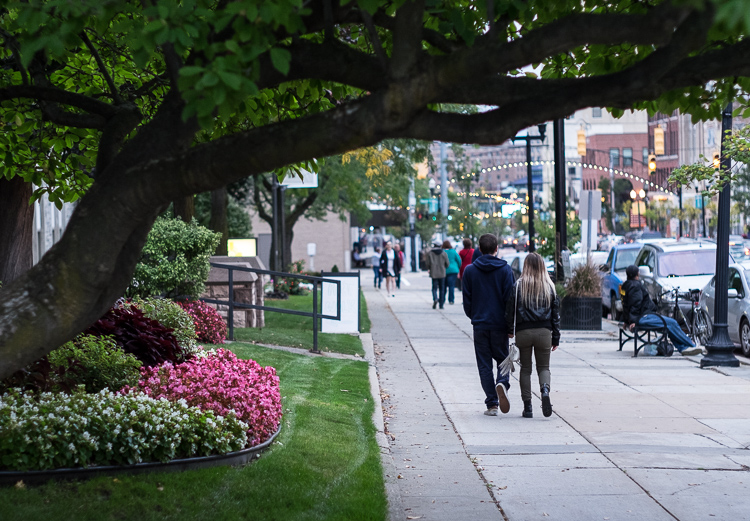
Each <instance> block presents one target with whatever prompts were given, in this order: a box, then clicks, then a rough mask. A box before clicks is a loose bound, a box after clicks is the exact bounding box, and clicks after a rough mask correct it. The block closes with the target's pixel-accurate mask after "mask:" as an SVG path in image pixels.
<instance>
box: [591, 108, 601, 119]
mask: <svg viewBox="0 0 750 521" xmlns="http://www.w3.org/2000/svg"><path fill="white" fill-rule="evenodd" d="M591 117H592V118H600V117H602V109H601V107H594V108H592V109H591Z"/></svg>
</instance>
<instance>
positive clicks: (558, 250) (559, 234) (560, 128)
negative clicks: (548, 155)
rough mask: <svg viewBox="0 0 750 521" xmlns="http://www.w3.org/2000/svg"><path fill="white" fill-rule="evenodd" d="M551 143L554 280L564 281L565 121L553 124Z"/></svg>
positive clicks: (565, 229) (566, 236)
mask: <svg viewBox="0 0 750 521" xmlns="http://www.w3.org/2000/svg"><path fill="white" fill-rule="evenodd" d="M552 128H553V134H552V142H553V145H554V160H555V279H556V280H557V281H558V282H562V281H563V280H565V272H564V270H563V263H562V252H563V250H567V249H568V223H567V213H566V206H567V204H566V203H567V198H566V193H567V190H566V187H565V173H566V172H565V120H563V119H562V118H559V119H556V120H555V122H554V124H553V127H552Z"/></svg>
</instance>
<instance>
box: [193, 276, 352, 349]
mask: <svg viewBox="0 0 750 521" xmlns="http://www.w3.org/2000/svg"><path fill="white" fill-rule="evenodd" d="M210 265H211V266H213V267H214V268H219V269H224V270H227V271H228V272H229V277H228V281H227V282H228V284H229V296H228V298H229V300H228V301H226V300H217V299H207V298H203V299H200V300H201V301H203V302H208V303H210V304H222V305H227V306H228V307H229V310H228V312H227V326H228V328H229V340H234V308H236V307H237V308H240V309H261V310H263V311H272V312H275V313H286V314H287V315H298V316H302V317H311V318H312V319H313V348H312V352H313V353H320V350H319V349H318V328H319V324H318V322H319V320H320V319H321V318H326V319H328V320H341V281H339V280H334V279H326V278H324V277H314V276H312V275H300V274H298V273H287V272H284V271H273V270H263V269H260V268H246V267H244V266H237V265H234V264H219V263H215V262H211V263H210ZM234 270H238V271H246V272H249V273H259V274H261V275H272V276H279V277H284V278H293V279H301V280H308V281H311V282H312V283H313V284H312V286H313V310H312V313H308V312H306V311H296V310H293V309H284V308H273V307H269V306H265V305H264V306H257V305H255V304H244V303H242V302H235V301H234ZM324 282H328V283H330V284H336V315H325V314H322V313H318V283H321V289H322V284H323V283H324Z"/></svg>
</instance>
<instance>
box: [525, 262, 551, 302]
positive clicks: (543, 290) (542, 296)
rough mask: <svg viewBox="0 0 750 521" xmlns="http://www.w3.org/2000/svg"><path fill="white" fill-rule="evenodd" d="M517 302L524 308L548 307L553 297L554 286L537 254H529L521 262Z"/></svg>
mask: <svg viewBox="0 0 750 521" xmlns="http://www.w3.org/2000/svg"><path fill="white" fill-rule="evenodd" d="M518 293H519V295H520V296H519V300H520V301H521V303H522V304H523V305H524V306H526V307H531V306H534V307H540V306H545V307H546V306H549V305H550V304H551V303H552V299H553V298H554V297H555V285H554V284H553V283H552V279H551V278H550V276H549V273H547V269H546V268H545V267H544V259H542V256H541V255H539V254H538V253H534V252H533V253H529V255H528V256H527V257H526V259H524V262H523V272H522V273H521V277H520V278H519V279H518Z"/></svg>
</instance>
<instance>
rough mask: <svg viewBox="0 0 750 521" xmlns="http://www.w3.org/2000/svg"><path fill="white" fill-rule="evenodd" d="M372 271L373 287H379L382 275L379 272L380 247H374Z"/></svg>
mask: <svg viewBox="0 0 750 521" xmlns="http://www.w3.org/2000/svg"><path fill="white" fill-rule="evenodd" d="M372 273H373V274H374V275H375V287H376V288H379V287H380V284H381V283H382V282H383V276H382V274H381V273H380V248H375V251H374V252H373V254H372Z"/></svg>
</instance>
